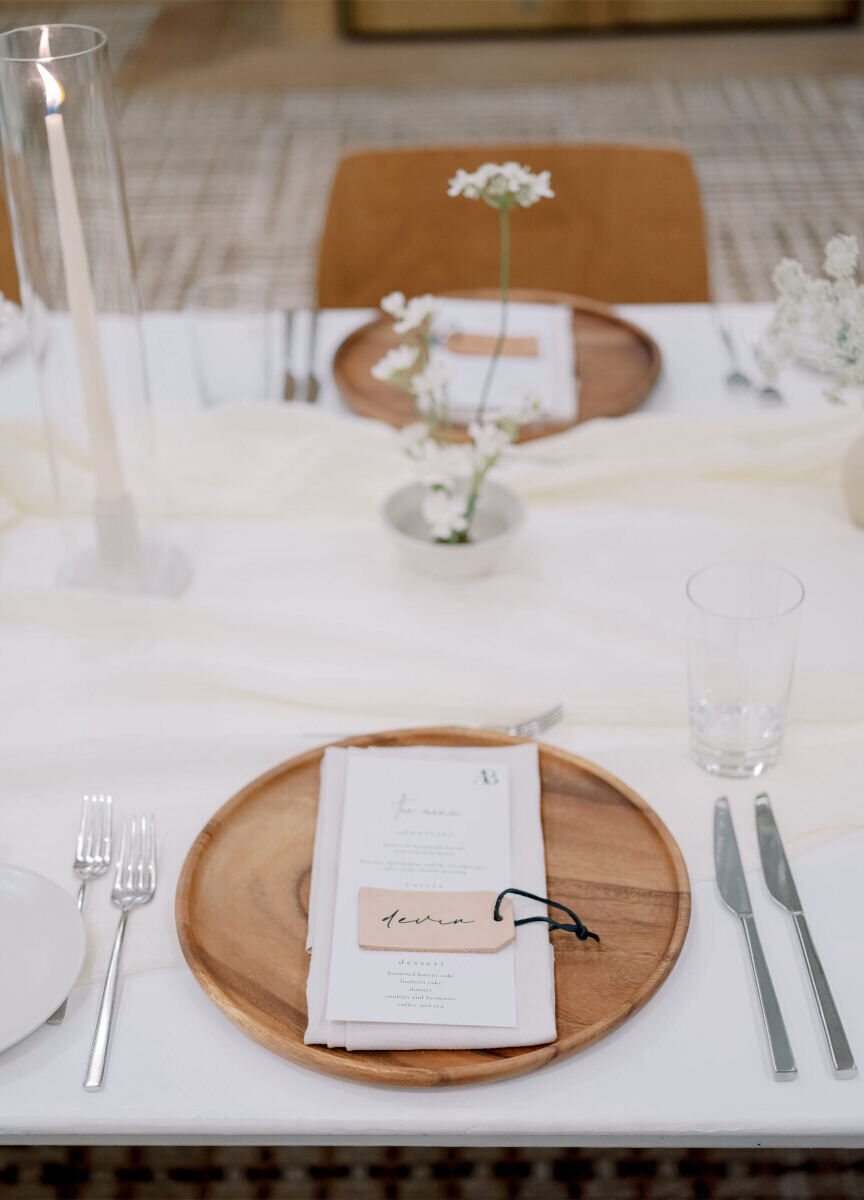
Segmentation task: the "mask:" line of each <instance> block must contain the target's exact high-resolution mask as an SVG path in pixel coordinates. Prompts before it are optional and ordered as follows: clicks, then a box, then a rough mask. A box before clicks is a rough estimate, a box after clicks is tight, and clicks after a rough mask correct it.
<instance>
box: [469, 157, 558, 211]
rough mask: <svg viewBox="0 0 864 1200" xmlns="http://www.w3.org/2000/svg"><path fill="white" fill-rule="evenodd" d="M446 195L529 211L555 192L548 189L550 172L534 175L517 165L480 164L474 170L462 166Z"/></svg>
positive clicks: (509, 163) (527, 169)
mask: <svg viewBox="0 0 864 1200" xmlns="http://www.w3.org/2000/svg"><path fill="white" fill-rule="evenodd" d="M447 195H448V196H466V197H467V198H468V199H469V200H478V199H482V200H485V201H486V203H487V204H489V205H491V206H492V208H500V209H506V208H512V207H513V205H514V204H519V205H521V207H522V208H530V207H531V205H532V204H536V203H537V201H538V200H544V199H550V200H551V199H552V197H553V196H554V195H555V193H554V192H553V191H552V189H551V187H550V186H549V172H548V171H540V172H539V174H536V175H535V174H533V173H532V171H531V169H530V167H523V166H520V164H519V163H517V162H506V163H483V165H482V166H479V167H478V168H477V170H476V171H473V172H469V171H463V170H462V169H461V167H460V168H459V170H458V171H457V172H456V174H455V175H454V176H453V178H452V179H451V180H450V186H449V187H448V189H447Z"/></svg>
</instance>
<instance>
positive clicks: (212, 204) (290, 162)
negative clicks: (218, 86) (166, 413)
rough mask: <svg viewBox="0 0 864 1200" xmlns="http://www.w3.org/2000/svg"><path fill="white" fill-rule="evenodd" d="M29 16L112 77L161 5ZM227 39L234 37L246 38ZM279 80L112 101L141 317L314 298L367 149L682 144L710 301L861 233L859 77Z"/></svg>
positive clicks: (863, 104) (26, 16)
mask: <svg viewBox="0 0 864 1200" xmlns="http://www.w3.org/2000/svg"><path fill="white" fill-rule="evenodd" d="M37 7H38V14H39V15H38V17H35V16H34V13H35V12H36V11H37V8H34V4H33V2H32V0H29V2H28V0H23V2H16V0H4V2H3V4H2V12H0V27H2V28H11V27H13V26H14V25H15V24H19V23H28V22H31V21H33V20H34V19H38V20H40V21H51V20H58V19H60V20H66V21H78V22H81V23H84V24H96V25H99V26H101V27H103V28H104V29H105V30H106V32H107V33H108V35H109V44H110V47H111V56H112V62H113V64H114V67H115V69H116V68H117V67H118V66H122V64H123V63H124V61H126V60H127V59H128V58H129V56H130V54H131V53H132V52H133V51H134V50H135V48H136V47H138V46H141V45H142V44H143V43H144V41H145V39H146V38H147V36H148V34H149V33H150V31H151V29H152V27H153V25H154V22H155V21H156V19H157V17H158V16H159V12H160V9H161V7H162V6H161V5H160V4H159V3H145V2H141V0H127V2H124V3H111V4H106V3H104V0H90V3H85V2H81V3H73V2H69V0H44V3H43V4H41V5H40V6H37ZM266 15H267V14H266V13H262V11H261V9H252V10H251V11H250V10H246V16H244V15H243V11H242V10H238V13H237V15H235V17H234V18H233V19H234V20H235V23H236V22H237V21H241V22H243V21H245V22H246V24H250V23H251V25H250V28H252V29H253V30H254V28H255V27H256V26H257V24H261V22H262V21H263V17H264V16H266ZM265 26H266V22H264V24H262V25H261V30H259V36H260V37H264V36H266V29H265ZM238 30H239V32H238V37H239V36H240V35H241V34H243V33H244V30H245V25H244V26H242V28H241V27H240V26H238ZM229 32H230V31H229ZM248 33H249V31H248V30H245V35H248ZM228 40H229V43H230V41H231V39H230V38H229V39H228ZM220 47H221V43H220ZM214 52H215V51H214ZM219 52H220V53H224V52H225V50H224V47H221V49H220V50H219ZM393 52H394V53H398V48H394V51H393ZM121 79H122V71H121ZM289 83H290V81H288V80H286V91H285V92H284V94H282V95H279V94H273V93H266V94H265V93H263V92H261V93H255V92H229V93H219V94H206V93H201V92H198V93H194V94H189V93H181V94H178V93H172V94H167V93H165V92H160V91H158V90H156V89H155V88H152V87H147V86H142V87H139V88H134V87H133V88H132V89H131V90H126V89H123V90H121V92H120V95H119V97H118V99H119V104H120V144H121V149H122V154H123V159H124V162H125V167H126V182H127V190H128V195H129V203H130V210H131V215H132V224H133V231H134V236H135V241H136V245H137V249H138V263H139V274H140V286H141V294H142V301H143V303H144V306H145V307H147V308H163V309H166V308H167V309H170V308H178V307H181V306H182V304H183V298H184V295H185V293H186V291H187V289H188V287H189V285H190V284H191V283H192V282H194V280H195V279H196V278H198V277H200V276H202V275H208V274H214V273H221V272H225V271H228V272H243V273H246V272H248V273H252V274H256V275H258V274H260V275H263V276H264V277H266V279H267V280H268V281H269V282H270V284H271V285H272V288H273V291H274V296H275V299H276V301H277V302H278V303H280V304H281V305H283V306H286V307H288V306H295V305H300V304H303V303H304V302H307V301H308V300H310V299H311V296H312V286H313V278H314V264H315V254H316V245H317V239H318V235H319V232H320V228H321V224H322V222H323V218H324V210H325V206H326V200H327V194H328V190H329V185H330V180H331V177H332V175H333V171H334V170H335V167H336V164H337V162H338V160H339V157H340V155H342V154H343V153H345V152H346V151H349V150H355V149H360V148H366V147H385V146H410V145H430V144H435V143H438V144H442V143H448V142H449V143H456V144H459V143H463V144H464V143H469V142H477V141H481V142H482V141H488V142H493V143H494V142H496V141H507V140H510V141H513V140H517V139H521V140H524V141H537V142H543V141H606V140H611V141H625V142H658V141H659V142H665V141H671V142H677V143H679V144H682V145H683V146H685V147H686V148H687V150H688V151H689V152H690V154H691V155H692V156H693V159H694V162H695V165H696V169H697V172H698V175H699V178H700V181H701V185H702V192H703V198H704V203H705V209H706V213H707V218H708V228H709V241H710V255H711V263H712V278H713V286H714V291H715V294H716V297H717V299H718V300H733V299H739V300H761V299H770V298H771V297H772V295H773V289H772V287H771V271H772V269H773V267H774V265H775V264H776V262H777V261H778V260H779V259H780V258H781V257H782V256H783V255H787V254H791V255H793V256H795V257H797V258H801V259H802V260H803V261H804V262H806V263H807V264H808V265H810V266H811V267H815V266H817V265H818V263H819V261H820V257H821V247H822V245H823V244H824V242H825V241H826V239H827V238H828V237H830V235H831V234H832V233H835V232H838V231H843V232H857V233H859V234H861V233H864V215H862V214H864V208H862V197H864V66H862V71H861V73H859V74H854V75H835V76H833V77H832V76H829V75H824V74H822V75H817V74H814V75H798V76H795V77H788V78H787V77H782V76H772V77H771V78H761V77H760V78H748V77H732V76H729V77H719V78H712V79H670V78H663V77H656V78H652V79H647V80H645V79H640V80H631V81H624V82H590V83H573V84H569V85H550V86H519V87H507V86H506V85H503V84H502V86H500V87H497V88H488V87H487V88H470V87H461V88H451V89H449V90H445V89H443V88H438V89H428V88H427V89H423V88H420V87H418V88H413V89H404V90H391V89H387V90H384V89H382V90H368V89H367V90H358V89H352V90H345V91H323V90H322V91H302V92H301V91H295V92H292V91H290V90H288V86H287V85H288V84H289ZM467 165H469V166H470V165H471V164H467ZM530 165H532V166H533V167H535V169H536V168H539V167H542V163H532V164H530ZM553 182H554V181H553Z"/></svg>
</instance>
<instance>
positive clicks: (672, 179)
mask: <svg viewBox="0 0 864 1200" xmlns="http://www.w3.org/2000/svg"><path fill="white" fill-rule="evenodd" d="M489 160H492V161H495V162H506V161H511V160H515V161H518V162H520V163H522V164H523V165H524V166H528V167H530V168H531V169H532V170H534V171H540V170H549V171H550V172H551V176H552V190H553V191H554V192H555V199H554V200H542V201H540V202H539V203H538V204H535V205H534V206H533V207H531V208H529V209H516V210H514V213H513V217H512V221H511V225H512V247H513V248H512V260H511V284H512V286H513V287H519V288H536V289H552V290H555V291H561V292H571V293H576V294H578V295H582V296H589V297H591V298H593V299H595V300H605V301H608V302H613V303H614V302H618V303H626V302H630V303H652V302H654V303H660V302H676V301H677V302H696V301H706V300H708V299H709V298H710V296H709V285H708V264H707V255H706V249H705V229H704V221H703V216H702V205H701V200H700V196H699V185H698V183H697V180H696V175H695V173H694V171H693V165H692V163H691V161H690V158H689V156H688V155H687V154H686V153H685V152H684V151H683V150H680V149H677V148H672V147H655V146H624V145H590V144H589V145H569V146H568V145H532V144H527V145H509V146H507V145H505V146H459V147H448V148H434V149H420V150H372V151H365V152H363V153H359V154H350V155H348V156H347V157H346V158H343V159H342V161H341V163H340V164H339V168H338V170H337V172H336V177H335V179H334V182H333V187H332V191H331V194H330V206H329V209H328V212H327V218H326V222H325V226H324V232H323V237H322V241H321V246H320V252H319V258H318V304H319V305H320V306H321V307H322V308H341V307H346V308H351V307H358V306H360V307H362V306H367V305H376V304H377V303H378V301H379V300H380V298H381V297H382V296H384V295H386V293H387V292H390V291H396V290H398V291H401V292H405V294H406V295H408V296H414V295H419V294H422V293H424V292H439V293H440V292H446V291H448V290H450V289H457V288H484V287H486V288H488V287H495V286H496V285H497V283H498V261H499V245H498V229H497V224H498V222H497V219H496V217H495V214H494V213H492V212H491V211H490V210H489V208H488V207H487V206H486V205H485V204H484V203H483V202H482V201H478V200H466V199H465V198H464V197H456V198H451V197H448V195H447V183H448V180H449V179H450V178H451V177H452V176H453V175H454V174H455V173H456V169H457V168H458V167H464V168H465V169H466V170H469V171H470V170H475V169H476V168H477V167H478V166H479V165H480V164H481V163H483V162H486V161H489Z"/></svg>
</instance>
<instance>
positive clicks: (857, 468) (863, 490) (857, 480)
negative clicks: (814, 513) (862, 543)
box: [843, 433, 864, 527]
mask: <svg viewBox="0 0 864 1200" xmlns="http://www.w3.org/2000/svg"><path fill="white" fill-rule="evenodd" d="M843 495H844V496H845V497H846V507H847V508H848V509H849V516H850V517H851V518H852V520H853V521H854V522H855V524H856V525H861V526H862V527H864V433H862V434H860V435H859V436H858V437H857V438H856V439H855V441H854V442H853V443H852V445H851V446H850V447H849V449H848V451H847V452H846V458H845V459H844V460H843Z"/></svg>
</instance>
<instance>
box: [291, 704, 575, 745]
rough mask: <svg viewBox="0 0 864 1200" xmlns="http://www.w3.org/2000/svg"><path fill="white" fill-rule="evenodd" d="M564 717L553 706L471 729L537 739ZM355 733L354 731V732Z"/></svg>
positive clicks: (316, 732)
mask: <svg viewBox="0 0 864 1200" xmlns="http://www.w3.org/2000/svg"><path fill="white" fill-rule="evenodd" d="M563 716H564V708H563V705H561V704H554V705H553V706H552V708H547V709H546V711H545V712H541V713H538V714H537V715H536V716H535V717H529V718H528V719H527V720H526V721H518V722H517V723H516V724H515V725H486V724H484V725H472V726H470V728H472V729H488V730H490V731H491V732H492V733H506V734H507V735H508V736H509V737H524V738H533V737H538V736H539V734H541V733H545V732H546V730H547V729H551V728H552V726H553V725H557V724H558V722H559V721H560V720H561V719H562V717H563ZM354 732H355V733H356V730H355V731H354ZM302 736H303V737H310V738H343V737H352V736H353V735H352V732H351V731H350V730H345V729H341V730H340V729H307V730H306V731H305V732H304V733H303V735H302Z"/></svg>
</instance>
